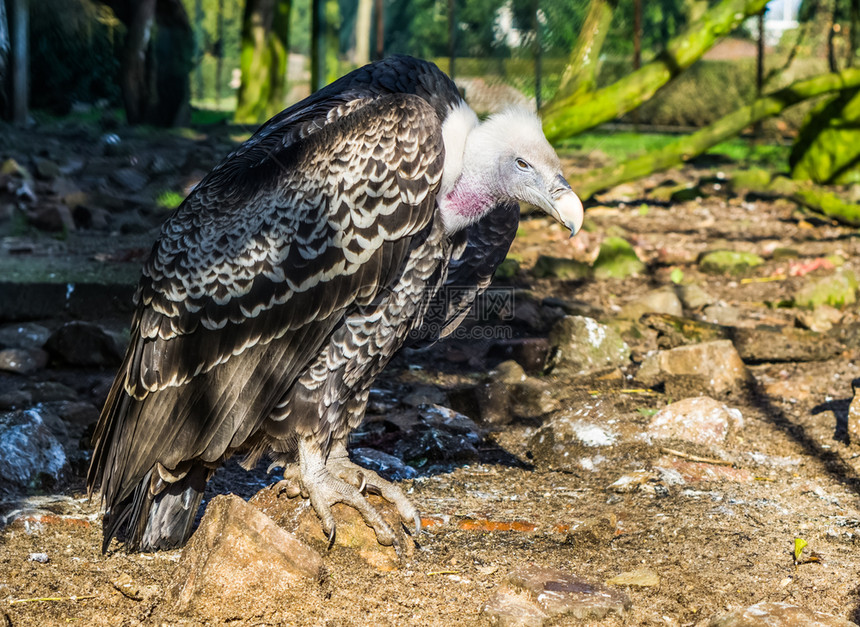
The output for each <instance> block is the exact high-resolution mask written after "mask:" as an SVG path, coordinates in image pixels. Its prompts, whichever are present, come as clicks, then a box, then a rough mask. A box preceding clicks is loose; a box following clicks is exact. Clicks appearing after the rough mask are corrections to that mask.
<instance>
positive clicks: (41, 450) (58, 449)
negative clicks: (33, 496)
mask: <svg viewBox="0 0 860 627" xmlns="http://www.w3.org/2000/svg"><path fill="white" fill-rule="evenodd" d="M66 470H67V459H66V453H65V451H64V450H63V447H62V446H61V445H60V443H59V442H58V441H57V439H56V438H55V437H54V436H53V435H51V433H50V431H49V430H48V428H47V427H46V426H45V424H44V421H43V419H42V415H41V413H40V412H39V410H38V409H28V410H26V411H12V412H5V413H0V491H2V490H3V489H4V488H7V489H8V488H18V489H24V488H27V487H34V486H36V487H52V486H53V485H55V484H56V483H58V482H59V481H60V480H61V479H62V477H63V475H64V473H65V472H66ZM3 484H5V485H3Z"/></svg>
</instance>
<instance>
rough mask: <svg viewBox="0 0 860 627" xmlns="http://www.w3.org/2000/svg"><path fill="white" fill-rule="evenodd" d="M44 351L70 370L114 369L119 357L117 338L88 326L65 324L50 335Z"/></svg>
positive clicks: (119, 346) (89, 323)
mask: <svg viewBox="0 0 860 627" xmlns="http://www.w3.org/2000/svg"><path fill="white" fill-rule="evenodd" d="M45 348H46V349H47V350H48V352H49V353H51V355H52V356H53V357H54V358H56V359H58V360H60V361H62V362H64V363H67V364H71V365H74V366H100V367H107V366H117V365H119V364H120V363H121V362H122V357H123V348H122V346H121V344H120V341H119V340H118V338H117V336H116V335H114V334H112V333H110V332H108V331H106V330H105V329H103V328H102V327H100V326H99V325H97V324H93V323H91V322H80V321H73V322H67V323H66V324H64V325H63V326H62V327H60V328H59V329H57V330H56V331H54V333H52V334H51V337H50V338H49V339H48V341H47V343H46V344H45Z"/></svg>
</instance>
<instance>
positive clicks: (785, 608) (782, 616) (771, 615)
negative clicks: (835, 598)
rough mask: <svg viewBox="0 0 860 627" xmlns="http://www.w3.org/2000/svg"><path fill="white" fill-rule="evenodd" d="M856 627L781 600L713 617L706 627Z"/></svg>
mask: <svg viewBox="0 0 860 627" xmlns="http://www.w3.org/2000/svg"><path fill="white" fill-rule="evenodd" d="M796 625H805V626H807V627H857V625H856V623H852V622H851V621H849V620H845V619H844V618H839V617H838V616H834V615H832V614H825V613H824V612H815V611H813V610H807V609H806V608H803V607H800V606H798V605H792V604H790V603H783V602H762V603H756V604H755V605H750V606H749V607H747V608H744V609H739V610H734V611H731V612H728V613H727V614H722V615H721V616H717V617H714V618H712V619H711V620H710V622H709V623H708V627H795V626H796Z"/></svg>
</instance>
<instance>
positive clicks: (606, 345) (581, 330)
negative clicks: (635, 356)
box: [549, 316, 630, 375]
mask: <svg viewBox="0 0 860 627" xmlns="http://www.w3.org/2000/svg"><path fill="white" fill-rule="evenodd" d="M549 341H550V345H551V347H552V349H551V350H552V354H551V356H550V359H549V367H550V369H551V370H552V371H553V372H555V373H565V374H574V375H587V374H591V373H594V372H599V371H602V370H610V369H612V368H618V367H621V366H625V365H627V364H628V363H629V361H630V347H629V346H628V345H627V343H626V342H625V341H624V340H623V339H621V336H620V335H619V334H618V333H617V332H616V331H615V330H613V329H612V328H610V327H608V326H606V325H605V324H601V323H599V322H597V320H594V319H593V318H585V317H583V316H565V317H564V318H562V319H561V320H559V321H558V322H557V323H556V324H555V326H553V328H552V331H550V335H549Z"/></svg>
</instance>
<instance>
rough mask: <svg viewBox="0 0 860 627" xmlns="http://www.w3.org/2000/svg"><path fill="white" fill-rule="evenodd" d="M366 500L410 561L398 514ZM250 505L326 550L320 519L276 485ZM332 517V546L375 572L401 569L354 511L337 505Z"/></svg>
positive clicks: (370, 497) (299, 499)
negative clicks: (352, 553)
mask: <svg viewBox="0 0 860 627" xmlns="http://www.w3.org/2000/svg"><path fill="white" fill-rule="evenodd" d="M367 500H368V502H369V503H370V505H371V506H372V507H374V508H375V509H376V511H378V512H379V513H380V514H381V515H382V518H383V519H384V520H385V522H387V523H388V525H389V526H390V527H391V529H393V530H394V533H395V535H396V536H397V539H398V542H399V543H400V546H401V552H402V554H403V556H404V557H412V556H413V555H414V551H415V542H414V541H413V539H412V537H411V536H410V535H407V534H406V532H405V531H404V529H403V524H402V523H401V519H400V514H399V513H398V512H397V509H396V508H395V507H394V505H392V504H391V503H389V502H388V501H386V500H385V499H383V498H382V497H380V496H376V495H373V494H369V495H367ZM250 503H251V505H253V506H255V507H258V508H260V510H261V511H263V512H264V513H265V514H266V515H267V516H270V517H271V518H272V519H273V520H274V521H275V522H276V523H277V524H278V525H280V526H281V527H283V528H284V529H285V530H287V531H288V532H290V533H291V534H295V535H296V536H297V537H298V538H299V539H301V540H302V541H304V542H307V543H309V544H312V545H315V546H318V547H320V548H325V547H328V545H329V539H328V538H327V537H326V536H325V534H323V530H322V525H321V524H320V519H319V516H317V514H316V512H315V511H314V509H313V508H312V507H311V504H310V501H309V500H308V499H305V498H302V497H300V496H292V494H291V492H290V491H289V490H285V489H282V487H281V486H279V485H277V484H276V485H273V486H269V487H267V488H264V489H263V490H260V491H259V492H258V493H257V494H255V495H254V497H253V498H252V499H251V500H250ZM331 513H332V516H334V521H335V530H336V531H335V536H334V546H336V547H343V548H345V549H347V550H350V551H354V552H355V553H357V554H358V556H359V557H360V558H361V559H363V560H364V561H365V562H367V563H368V564H370V565H371V566H373V567H374V568H377V569H378V570H383V571H390V570H394V569H396V568H398V567H399V566H400V558H399V557H398V555H397V552H396V550H395V549H394V547H391V546H383V545H381V544H379V541H378V540H377V539H376V533H375V532H374V530H373V528H372V527H369V526H368V525H367V523H366V522H365V521H364V518H362V517H361V514H359V512H358V511H357V510H356V509H355V508H353V507H350V506H349V505H344V504H343V503H336V504H335V505H333V506H332V508H331Z"/></svg>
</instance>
